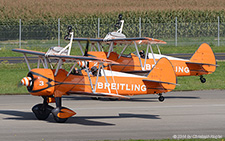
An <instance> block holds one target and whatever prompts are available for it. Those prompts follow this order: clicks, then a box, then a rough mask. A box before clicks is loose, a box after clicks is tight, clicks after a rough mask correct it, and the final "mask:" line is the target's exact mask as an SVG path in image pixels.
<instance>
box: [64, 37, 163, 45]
mask: <svg viewBox="0 0 225 141" xmlns="http://www.w3.org/2000/svg"><path fill="white" fill-rule="evenodd" d="M66 40H70V38H66ZM73 41H90V42H105V43H108V42H114V43H132V42H133V41H135V42H136V43H137V44H148V43H151V44H166V42H164V41H162V40H158V39H154V38H149V37H134V38H117V39H107V40H104V39H102V38H73Z"/></svg>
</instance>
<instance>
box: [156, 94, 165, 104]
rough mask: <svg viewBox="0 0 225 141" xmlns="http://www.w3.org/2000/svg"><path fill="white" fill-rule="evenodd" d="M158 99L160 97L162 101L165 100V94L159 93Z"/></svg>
mask: <svg viewBox="0 0 225 141" xmlns="http://www.w3.org/2000/svg"><path fill="white" fill-rule="evenodd" d="M158 99H159V101H160V102H163V101H164V100H165V98H164V96H162V94H161V93H160V94H159V98H158Z"/></svg>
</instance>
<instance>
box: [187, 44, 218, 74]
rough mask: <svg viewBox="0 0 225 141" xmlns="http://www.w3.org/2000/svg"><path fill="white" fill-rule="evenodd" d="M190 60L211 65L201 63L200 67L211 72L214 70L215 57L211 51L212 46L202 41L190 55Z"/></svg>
mask: <svg viewBox="0 0 225 141" xmlns="http://www.w3.org/2000/svg"><path fill="white" fill-rule="evenodd" d="M190 62H195V63H203V64H211V65H202V67H203V68H204V69H205V70H206V71H208V72H210V73H212V72H214V71H215V70H216V58H215V55H214V53H213V51H212V48H211V47H210V46H209V45H208V44H207V43H203V44H201V45H200V46H199V48H198V49H197V50H196V51H195V53H194V54H193V55H192V57H191V59H190Z"/></svg>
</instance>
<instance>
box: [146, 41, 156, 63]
mask: <svg viewBox="0 0 225 141" xmlns="http://www.w3.org/2000/svg"><path fill="white" fill-rule="evenodd" d="M148 45H150V43H148ZM150 49H151V53H152V57H153V60H154V63H155V64H156V61H155V56H154V53H153V50H152V46H151V45H150Z"/></svg>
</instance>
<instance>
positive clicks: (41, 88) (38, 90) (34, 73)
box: [21, 68, 55, 96]
mask: <svg viewBox="0 0 225 141" xmlns="http://www.w3.org/2000/svg"><path fill="white" fill-rule="evenodd" d="M27 80H28V81H27ZM22 81H24V82H25V83H22ZM21 83H22V84H23V85H24V86H27V90H28V91H29V93H30V94H32V95H35V96H51V95H53V93H54V90H55V81H54V74H53V72H52V70H51V69H43V68H38V69H32V70H31V71H30V72H29V73H28V75H27V77H25V78H23V79H22V80H21Z"/></svg>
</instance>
